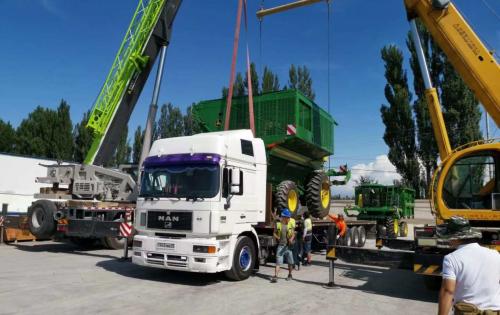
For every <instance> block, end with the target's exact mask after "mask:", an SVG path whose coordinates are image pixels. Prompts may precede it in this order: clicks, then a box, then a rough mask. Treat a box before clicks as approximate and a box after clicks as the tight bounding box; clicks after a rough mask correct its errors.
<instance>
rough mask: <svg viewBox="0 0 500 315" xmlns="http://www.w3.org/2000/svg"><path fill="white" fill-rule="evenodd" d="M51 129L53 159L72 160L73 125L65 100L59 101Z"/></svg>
mask: <svg viewBox="0 0 500 315" xmlns="http://www.w3.org/2000/svg"><path fill="white" fill-rule="evenodd" d="M51 127H52V138H51V141H50V143H52V148H53V150H54V151H55V158H57V159H60V160H67V161H69V160H71V159H72V158H73V123H72V122H71V117H70V107H69V105H68V103H67V102H66V101H65V100H61V103H60V104H59V107H57V111H56V117H55V121H54V123H53V125H52V126H51Z"/></svg>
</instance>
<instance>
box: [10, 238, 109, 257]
mask: <svg viewBox="0 0 500 315" xmlns="http://www.w3.org/2000/svg"><path fill="white" fill-rule="evenodd" d="M8 246H13V247H15V248H16V249H18V250H22V251H25V252H32V253H38V252H48V253H58V254H72V255H81V256H90V257H98V258H113V259H117V258H116V256H112V255H105V254H96V253H95V250H96V249H99V248H102V247H98V246H92V247H90V248H87V249H84V248H81V247H79V246H77V245H74V244H72V243H69V242H60V243H54V242H52V241H51V242H50V243H48V244H44V243H43V242H35V243H29V244H27V243H26V244H23V243H13V244H9V245H8Z"/></svg>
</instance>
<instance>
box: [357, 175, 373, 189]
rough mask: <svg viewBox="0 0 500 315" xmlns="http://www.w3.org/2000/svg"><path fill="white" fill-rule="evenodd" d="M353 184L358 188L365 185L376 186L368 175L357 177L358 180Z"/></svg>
mask: <svg viewBox="0 0 500 315" xmlns="http://www.w3.org/2000/svg"><path fill="white" fill-rule="evenodd" d="M354 182H355V183H356V186H360V185H365V184H378V181H377V180H376V179H375V178H373V177H371V176H369V175H366V176H365V175H361V176H359V178H358V179H355V180H354Z"/></svg>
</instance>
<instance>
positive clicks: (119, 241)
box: [102, 236, 127, 249]
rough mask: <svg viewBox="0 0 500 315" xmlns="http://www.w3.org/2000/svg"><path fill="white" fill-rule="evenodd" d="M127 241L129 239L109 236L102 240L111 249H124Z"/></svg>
mask: <svg viewBox="0 0 500 315" xmlns="http://www.w3.org/2000/svg"><path fill="white" fill-rule="evenodd" d="M126 241H127V239H126V238H124V237H112V236H107V237H103V238H102V243H103V244H104V246H105V247H106V248H109V249H123V246H125V242H126Z"/></svg>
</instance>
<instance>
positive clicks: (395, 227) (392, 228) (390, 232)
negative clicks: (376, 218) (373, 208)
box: [384, 217, 399, 238]
mask: <svg viewBox="0 0 500 315" xmlns="http://www.w3.org/2000/svg"><path fill="white" fill-rule="evenodd" d="M384 225H385V228H386V231H387V237H388V238H397V237H398V235H399V222H398V219H395V218H392V217H388V218H386V219H385V224H384Z"/></svg>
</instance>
